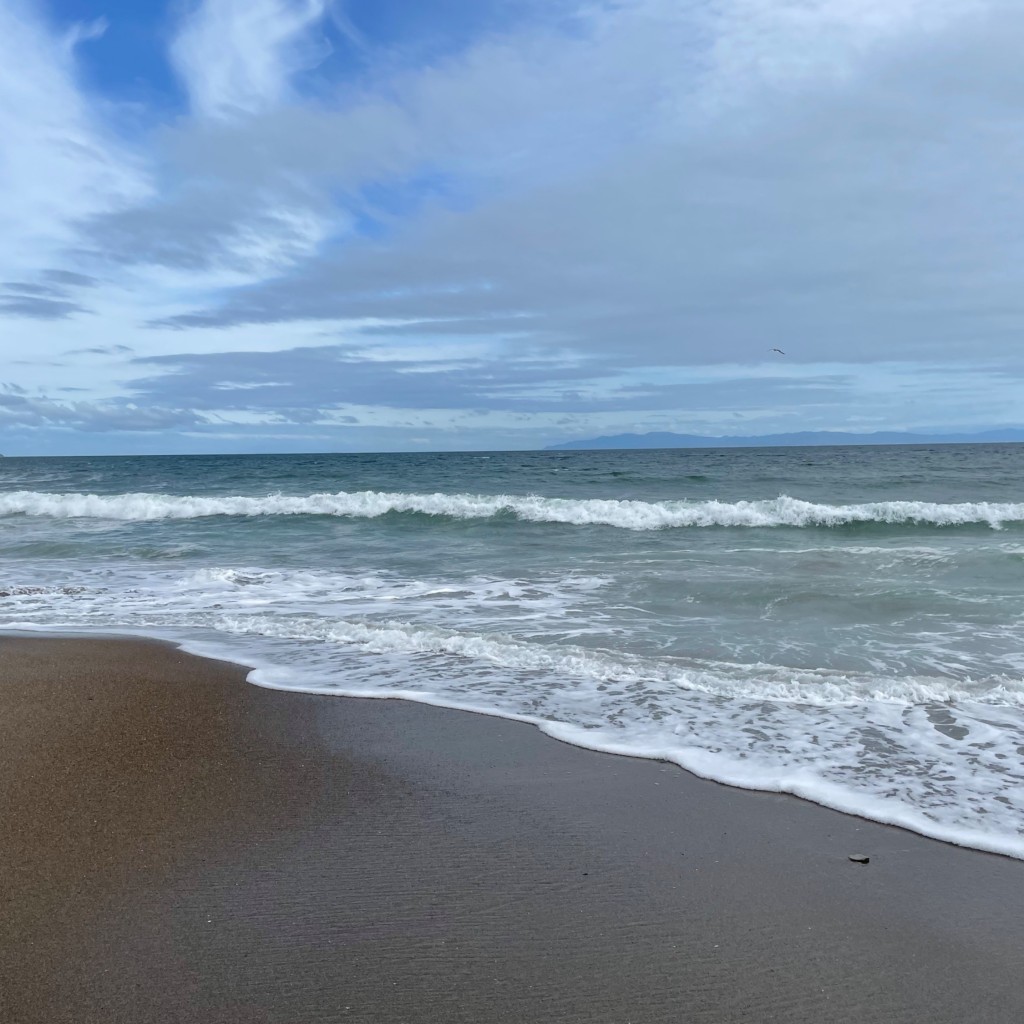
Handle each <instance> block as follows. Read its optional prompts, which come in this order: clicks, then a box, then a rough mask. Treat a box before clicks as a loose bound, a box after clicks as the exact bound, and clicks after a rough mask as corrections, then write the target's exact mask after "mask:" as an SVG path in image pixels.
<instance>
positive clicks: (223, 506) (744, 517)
mask: <svg viewBox="0 0 1024 1024" xmlns="http://www.w3.org/2000/svg"><path fill="white" fill-rule="evenodd" d="M389 513H403V514H416V515H423V516H433V517H438V518H445V519H492V518H495V517H498V516H512V517H515V518H517V519H519V520H522V521H526V522H536V523H559V524H564V525H572V526H611V527H617V528H620V529H626V530H662V529H672V528H683V527H716V526H717V527H748V528H757V527H760V528H764V527H838V526H848V525H853V524H858V523H884V524H888V525H902V524H918V525H923V526H941V527H949V526H966V525H971V524H976V525H983V526H989V527H991V528H992V529H1000V528H1002V527H1003V526H1005V525H1007V524H1009V523H1018V522H1024V503H1021V502H985V501H967V502H954V503H939V502H929V501H876V502H865V503H862V504H850V505H827V504H820V503H815V502H809V501H802V500H801V499H799V498H791V497H788V496H786V495H781V496H780V497H778V498H770V499H759V500H752V501H734V502H726V501H657V502H648V501H629V500H623V499H599V498H579V499H577V498H549V497H541V496H538V495H508V494H498V495H488V494H442V493H436V494H407V493H405V492H400V491H352V492H349V491H338V492H336V493H333V494H330V493H320V494H308V495H285V494H268V495H259V496H252V495H224V496H215V497H198V496H190V495H170V494H153V493H129V494H111V495H101V494H81V493H64V494H50V493H47V492H40V491H13V492H10V493H7V494H0V516H12V515H26V516H48V517H52V518H62V519H105V520H113V521H122V522H143V521H152V520H163V519H200V518H206V517H211V516H248V517H252V516H336V517H344V518H354V519H373V518H377V517H379V516H383V515H388V514H389Z"/></svg>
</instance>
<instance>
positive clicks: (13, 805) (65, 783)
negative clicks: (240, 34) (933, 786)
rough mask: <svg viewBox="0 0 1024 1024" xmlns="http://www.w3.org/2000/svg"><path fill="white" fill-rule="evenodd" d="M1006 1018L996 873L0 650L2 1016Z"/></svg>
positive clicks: (398, 709) (1003, 920)
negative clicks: (861, 859)
mask: <svg viewBox="0 0 1024 1024" xmlns="http://www.w3.org/2000/svg"><path fill="white" fill-rule="evenodd" d="M861 852H863V853H866V854H868V855H870V857H871V862H870V863H869V864H867V865H859V864H854V863H851V862H850V861H849V860H848V859H847V857H848V854H850V853H861ZM1021 1020H1024V862H1020V861H1013V860H1009V859H1006V858H1001V857H997V856H993V855H989V854H982V853H976V852H973V851H969V850H962V849H957V848H955V847H952V846H947V845H944V844H941V843H938V842H934V841H932V840H927V839H923V838H921V837H918V836H915V835H913V834H911V833H908V832H904V831H901V830H898V829H893V828H888V827H885V826H881V825H875V824H872V823H870V822H866V821H862V820H860V819H857V818H852V817H848V816H845V815H841V814H837V813H834V812H831V811H828V810H825V809H823V808H820V807H816V806H814V805H812V804H808V803H805V802H802V801H799V800H796V799H792V798H789V797H783V796H773V795H767V794H759V793H749V792H743V791H740V790H732V789H728V788H725V787H722V786H718V785H715V784H714V783H709V782H705V781H702V780H700V779H696V778H694V777H692V776H689V775H687V774H686V773H684V772H682V771H680V770H679V769H677V768H674V767H670V766H667V765H661V764H657V763H653V762H644V761H636V760H631V759H628V758H620V757H614V756H610V755H602V754H595V753H591V752H588V751H583V750H578V749H576V748H573V747H569V746H566V745H563V744H560V743H557V742H555V741H553V740H551V739H548V738H547V737H545V736H543V735H542V734H541V733H539V732H538V731H537V730H536V729H533V728H532V727H530V726H525V725H520V724H516V723H510V722H504V721H500V720H497V719H489V718H484V717H481V716H475V715H470V714H466V713H461V712H452V711H443V710H438V709H434V708H430V707H425V706H420V705H416V704H411V703H406V702H401V701H371V700H351V699H344V698H334V697H317V696H311V695H303V694H290V693H278V692H274V691H270V690H263V689H260V688H258V687H255V686H251V685H246V684H245V683H244V672H243V671H242V670H241V669H238V668H235V667H233V666H230V665H226V664H222V663H218V662H211V661H205V660H202V659H198V658H194V657H190V656H188V655H185V654H182V653H181V652H180V651H178V650H176V649H175V648H173V647H171V646H168V645H163V644H157V643H149V642H139V641H134V640H99V639H96V640H94V639H88V640H78V639H74V640H72V639H51V638H38V639H37V638H32V639H25V638H9V637H0V1021H3V1022H4V1024H37V1022H38V1024H60V1022H68V1024H72V1022H74V1024H93V1022H95V1024H120V1022H124V1024H129V1022H131V1024H149V1022H153V1024H156V1022H160V1024H168V1022H169V1024H191V1022H195V1024H200V1022H202V1024H221V1022H225V1024H226V1022H237V1024H265V1022H267V1024H269V1022H273V1024H307V1022H315V1024H320V1022H328V1021H330V1022H333V1021H352V1022H362V1021H367V1022H369V1021H373V1022H382V1024H383V1022H388V1024H403V1022H408V1024H421V1022H422V1024H428V1022H429V1024H443V1022H465V1024H488V1022H509V1024H511V1022H527V1021H537V1022H551V1021H566V1022H602V1024H603V1022H619V1024H627V1022H632V1024H647V1022H714V1024H728V1022H739V1021H745V1022H751V1024H755V1022H762V1021H782V1022H808V1024H810V1022H814V1024H819V1022H851V1024H852V1022H858V1024H862V1022H865V1021H878V1022H883V1021H884V1022H896V1021H906V1022H929V1024H932V1022H951V1024H952V1022H957V1024H962V1022H966V1021H970V1022H1006V1024H1010V1022H1013V1024H1017V1022H1019V1021H1021Z"/></svg>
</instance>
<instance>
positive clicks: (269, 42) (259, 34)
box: [171, 0, 328, 118]
mask: <svg viewBox="0 0 1024 1024" xmlns="http://www.w3.org/2000/svg"><path fill="white" fill-rule="evenodd" d="M326 9H327V0H202V2H201V3H200V4H199V6H198V7H197V8H195V9H194V10H193V11H192V13H191V15H190V16H189V17H187V18H186V19H185V21H184V22H183V24H182V26H181V30H180V32H179V33H178V35H177V37H176V38H175V40H174V43H173V46H172V48H171V56H172V59H173V61H174V64H175V67H176V68H177V70H178V74H179V75H180V76H181V78H182V81H183V82H184V84H185V87H186V88H187V90H188V93H189V97H190V99H191V102H192V109H193V111H195V112H196V113H197V114H200V115H202V116H204V117H213V118H225V117H233V116H237V115H240V114H255V113H258V112H260V111H263V110H266V109H268V108H270V107H273V106H276V105H278V104H280V103H281V102H283V101H284V100H285V99H286V98H288V96H289V94H290V82H291V79H292V76H293V75H295V74H296V73H298V72H300V71H303V70H306V69H308V68H310V67H313V66H314V65H315V64H316V63H318V61H319V60H321V59H322V58H323V56H324V55H325V54H326V52H328V51H327V50H326V42H325V40H324V39H323V38H322V37H321V38H319V39H318V38H317V37H316V34H315V31H314V30H315V27H316V25H317V23H318V22H319V21H320V19H321V18H323V16H324V13H325V11H326Z"/></svg>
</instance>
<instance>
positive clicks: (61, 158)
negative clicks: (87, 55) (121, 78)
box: [0, 0, 149, 277]
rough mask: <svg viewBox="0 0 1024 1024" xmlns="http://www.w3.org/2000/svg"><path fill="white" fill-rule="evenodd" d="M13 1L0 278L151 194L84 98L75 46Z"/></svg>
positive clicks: (0, 127)
mask: <svg viewBox="0 0 1024 1024" xmlns="http://www.w3.org/2000/svg"><path fill="white" fill-rule="evenodd" d="M96 31H98V26H95V25H93V26H86V27H85V28H82V29H79V30H72V32H71V33H70V34H68V35H66V36H64V37H60V36H57V35H55V34H54V33H52V32H50V31H48V29H47V27H46V26H45V25H44V24H43V23H42V21H41V20H40V18H39V15H38V11H37V10H35V9H33V8H32V7H30V6H28V5H27V4H25V3H22V2H20V0H8V2H6V3H4V4H0V140H2V141H0V196H2V197H3V198H2V201H0V274H2V275H3V276H4V277H9V276H10V275H12V274H17V275H22V274H24V272H25V270H26V268H29V269H32V270H34V269H36V268H39V267H43V266H48V265H52V264H53V262H54V261H56V260H58V259H60V257H61V255H62V250H64V249H65V248H67V247H70V246H72V245H74V244H75V242H76V241H77V240H78V238H79V229H80V225H81V222H82V221H83V220H85V219H86V218H89V217H93V216H96V215H98V214H101V213H106V212H111V211H113V210H117V209H119V208H122V207H123V206H125V205H128V204H130V203H136V202H139V201H140V200H142V199H144V198H145V197H146V196H147V195H148V194H149V185H148V182H147V179H146V175H145V173H144V171H143V169H142V168H141V166H140V164H139V161H138V160H137V159H136V157H135V156H134V155H133V154H131V153H130V152H129V151H128V149H127V147H125V146H123V145H121V144H119V143H118V142H117V141H116V140H115V139H114V138H113V137H112V135H111V134H110V133H109V132H107V131H106V130H105V129H104V127H103V125H102V123H101V120H100V119H99V118H98V117H97V116H96V114H95V112H94V111H93V109H92V108H91V106H90V103H89V100H88V98H87V97H86V96H85V95H84V93H83V92H82V90H81V88H80V86H79V84H78V82H77V74H76V67H75V56H76V53H75V46H76V44H77V43H78V42H80V41H83V40H88V39H89V38H91V37H92V36H93V35H94V34H95V32H96Z"/></svg>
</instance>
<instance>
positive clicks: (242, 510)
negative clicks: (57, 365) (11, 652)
mask: <svg viewBox="0 0 1024 1024" xmlns="http://www.w3.org/2000/svg"><path fill="white" fill-rule="evenodd" d="M0 629H2V630H4V631H8V632H10V631H25V630H45V631H54V632H57V631H60V632H74V633H107V634H109V633H120V634H130V635H141V636H152V637H159V638H165V639H169V640H173V641H176V642H178V643H180V644H182V645H183V646H184V647H185V648H186V649H187V650H190V651H193V652H195V653H198V654H204V655H210V656H215V657H218V658H224V659H229V660H232V661H236V662H240V663H242V664H244V665H247V666H250V667H252V669H253V672H252V674H251V676H250V679H251V680H252V682H254V683H257V684H259V685H263V686H270V687H275V688H279V689H283V690H299V691H307V692H314V693H329V694H338V695H354V696H363V697H401V698H406V699H410V700H418V701H423V702H426V703H430V704H437V705H440V706H443V707H453V708H464V709H469V710H472V711H477V712H482V713H484V714H490V715H499V716H502V717H507V718H514V719H519V720H522V721H527V722H532V723H534V724H536V725H537V726H538V727H539V728H541V729H542V730H543V731H545V732H546V733H548V734H550V735H551V736H553V737H556V738H558V739H560V740H563V741H566V742H568V743H573V744H577V745H579V746H583V747H590V748H593V749H596V750H605V751H611V752H616V753H622V754H631V755H635V756H638V757H648V758H659V759H664V760H666V761H671V762H675V763H676V764H678V765H680V766H682V767H683V768H685V769H687V770H689V771H691V772H694V773H696V774H698V775H701V776H704V777H706V778H709V779H715V780H718V781H719V782H723V783H726V784H728V785H733V786H742V787H746V788H750V789H760V790H768V791H773V792H785V793H792V794H795V795H797V796H800V797H804V798H806V799H808V800H813V801H816V802H818V803H821V804H824V805H826V806H828V807H833V808H837V809H839V810H843V811H847V812H851V813H855V814H860V815H862V816H864V817H867V818H871V819H875V820H877V821H882V822H889V823H892V824H897V825H901V826H903V827H905V828H909V829H912V830H914V831H916V832H920V833H923V834H924V835H928V836H932V837H935V838H937V839H942V840H946V841H949V842H954V843H959V844H961V845H964V846H971V847H975V848H978V849H982V850H989V851H993V852H998V853H1003V854H1007V855H1010V856H1014V857H1021V858H1024V446H1014V445H950V446H934V447H929V446H900V447H842V448H772V449H767V448H764V449H750V448H747V449H706V450H694V449H688V450H662V451H585V452H584V451H580V452H494V453H455V454H399V455H393V454H389V455H274V456H253V455H248V456H210V457H206V456H167V457H152V456H147V457H124V458H120V457H116V458H114V457H107V458H38V459H34V458H18V459H12V458H8V459H3V460H0Z"/></svg>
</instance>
